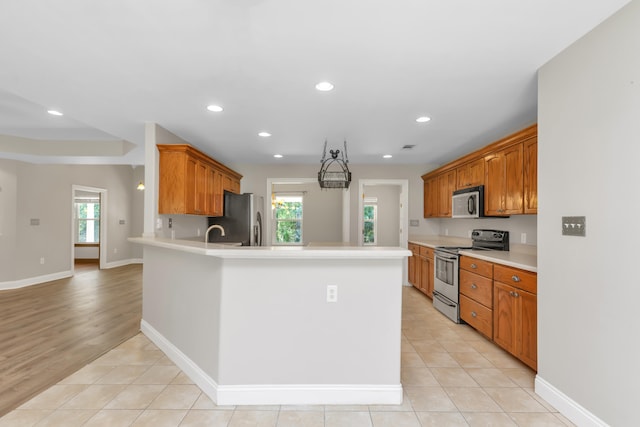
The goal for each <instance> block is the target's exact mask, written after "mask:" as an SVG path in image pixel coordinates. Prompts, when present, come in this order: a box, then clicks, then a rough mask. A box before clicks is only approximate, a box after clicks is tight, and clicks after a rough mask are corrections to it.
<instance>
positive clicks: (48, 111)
mask: <svg viewBox="0 0 640 427" xmlns="http://www.w3.org/2000/svg"><path fill="white" fill-rule="evenodd" d="M47 113H49V114H51V115H52V116H62V115H63V114H62V113H61V112H60V111H56V110H47Z"/></svg>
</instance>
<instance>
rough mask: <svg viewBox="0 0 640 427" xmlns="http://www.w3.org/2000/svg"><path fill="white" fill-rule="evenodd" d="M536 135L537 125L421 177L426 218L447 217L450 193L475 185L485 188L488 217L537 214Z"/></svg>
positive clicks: (485, 205) (449, 213) (449, 208)
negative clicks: (451, 184) (451, 183)
mask: <svg viewBox="0 0 640 427" xmlns="http://www.w3.org/2000/svg"><path fill="white" fill-rule="evenodd" d="M537 136H538V126H537V125H533V126H530V127H528V128H525V129H523V130H521V131H520V132H516V133H514V134H513V135H509V136H507V137H506V138H503V139H501V140H499V141H496V142H493V143H491V144H489V145H487V146H486V147H483V148H481V149H479V150H476V151H474V152H472V153H469V154H467V155H466V156H464V157H461V158H459V159H457V160H455V161H453V162H450V163H447V164H446V165H443V166H442V167H440V168H438V169H436V170H433V171H431V172H429V173H426V174H424V175H423V176H422V180H423V181H424V216H425V218H430V217H450V216H451V207H450V206H451V193H452V192H453V191H454V190H459V189H464V188H469V187H476V186H478V185H484V195H485V200H484V202H485V203H484V210H485V211H484V214H485V215H487V216H508V215H516V214H532V213H533V214H535V213H537V212H538V195H537V193H538V184H537V182H538V142H537V141H538V139H537ZM451 173H453V180H454V181H453V182H454V183H453V186H450V181H449V180H450V179H451V175H450V174H451ZM434 180H436V181H437V184H436V185H434ZM445 182H447V184H446V185H445V184H444V183H445ZM445 199H448V200H447V201H445ZM434 200H435V204H434ZM447 206H448V208H447Z"/></svg>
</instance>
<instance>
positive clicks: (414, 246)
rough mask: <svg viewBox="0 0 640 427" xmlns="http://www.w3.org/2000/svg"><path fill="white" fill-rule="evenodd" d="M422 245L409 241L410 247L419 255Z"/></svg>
mask: <svg viewBox="0 0 640 427" xmlns="http://www.w3.org/2000/svg"><path fill="white" fill-rule="evenodd" d="M419 248H420V246H418V245H416V244H413V243H409V245H408V249H409V250H410V251H411V252H413V254H414V255H418V254H419V253H420V249H419Z"/></svg>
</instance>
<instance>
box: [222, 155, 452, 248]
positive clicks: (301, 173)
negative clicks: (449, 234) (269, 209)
mask: <svg viewBox="0 0 640 427" xmlns="http://www.w3.org/2000/svg"><path fill="white" fill-rule="evenodd" d="M433 168H434V166H433V165H431V166H424V165H392V164H391V165H362V164H357V163H353V161H352V163H351V164H350V167H349V169H350V170H351V174H352V177H351V189H350V203H349V212H350V219H349V224H350V241H351V244H353V245H357V243H358V185H357V182H358V180H359V179H407V180H408V181H409V207H408V212H409V218H410V219H417V220H419V222H420V226H418V227H410V230H409V234H422V235H434V234H439V232H440V222H439V220H425V219H424V218H423V204H422V198H423V182H422V178H421V176H422V175H423V174H424V173H425V172H426V171H428V170H430V169H433ZM233 169H235V170H237V171H238V172H239V173H241V174H242V175H243V176H244V177H243V178H242V181H241V184H242V191H243V192H247V193H256V194H258V195H261V196H264V197H265V200H268V199H269V197H270V195H268V194H265V193H266V180H267V178H317V176H318V170H319V169H320V164H319V163H318V164H317V165H287V164H282V165H253V164H251V165H249V164H239V165H235V166H233ZM327 191H335V192H341V191H343V190H327Z"/></svg>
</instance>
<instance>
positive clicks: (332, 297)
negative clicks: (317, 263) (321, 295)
mask: <svg viewBox="0 0 640 427" xmlns="http://www.w3.org/2000/svg"><path fill="white" fill-rule="evenodd" d="M327 302H338V285H327Z"/></svg>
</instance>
